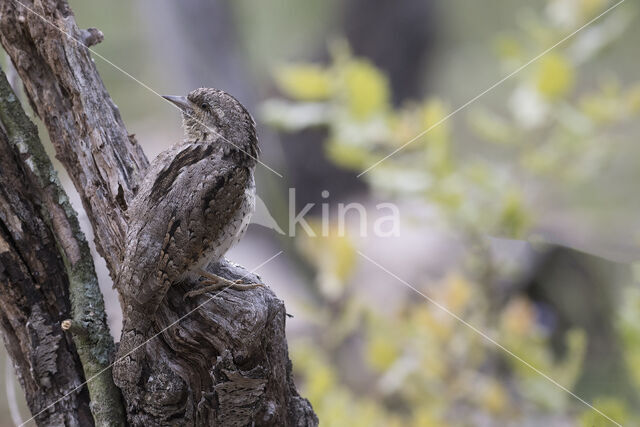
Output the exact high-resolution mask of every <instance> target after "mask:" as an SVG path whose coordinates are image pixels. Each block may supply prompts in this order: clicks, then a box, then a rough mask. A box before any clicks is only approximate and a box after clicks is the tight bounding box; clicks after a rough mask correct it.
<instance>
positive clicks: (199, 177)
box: [115, 88, 258, 380]
mask: <svg viewBox="0 0 640 427" xmlns="http://www.w3.org/2000/svg"><path fill="white" fill-rule="evenodd" d="M166 98H167V99H169V100H170V101H171V102H173V103H174V104H176V105H177V106H178V107H180V109H181V110H182V112H183V126H184V129H185V139H184V140H183V141H182V142H179V143H177V144H175V145H173V146H172V147H170V148H169V149H167V150H166V151H164V152H162V153H161V154H160V155H159V156H158V157H157V158H156V159H155V160H154V161H153V163H152V164H151V166H150V168H149V171H148V173H147V175H146V176H145V178H144V180H143V182H142V184H141V186H140V189H139V191H138V194H137V195H136V197H135V198H134V200H133V202H132V204H131V206H130V207H129V209H128V214H129V227H128V232H127V241H126V248H125V252H124V258H123V261H122V267H121V269H120V271H119V274H118V277H117V280H116V286H117V287H118V288H119V289H121V291H122V292H121V294H122V295H125V296H126V297H125V299H124V300H123V301H122V302H123V305H124V310H125V311H126V312H128V313H129V318H128V322H127V324H125V325H124V327H123V335H122V339H121V346H120V349H119V352H118V353H119V356H123V355H126V354H127V352H129V351H131V350H132V349H133V348H135V345H137V343H139V341H140V340H141V337H144V336H146V335H147V332H148V330H149V328H150V326H151V324H152V319H153V315H154V313H155V311H156V309H157V307H158V305H159V304H160V302H161V301H162V299H163V298H164V295H165V294H166V292H167V290H168V288H169V287H170V286H172V285H173V284H176V283H178V282H181V281H185V280H188V281H190V282H196V281H197V280H198V279H199V278H201V277H203V275H204V277H205V282H204V283H205V284H212V283H214V282H218V285H222V286H234V287H237V288H240V289H244V288H250V287H255V285H249V286H247V285H240V284H235V283H234V284H231V283H229V282H228V281H226V279H221V278H216V276H212V275H210V274H207V273H203V271H202V270H203V269H204V268H205V267H206V266H207V265H208V264H209V263H211V262H216V261H218V260H219V259H220V258H222V257H223V256H224V254H225V253H226V252H227V250H229V248H230V247H231V246H232V245H233V244H235V243H237V241H238V240H239V239H240V238H241V237H242V235H243V234H244V231H245V230H246V228H247V226H248V223H249V218H250V216H251V214H252V212H253V209H254V198H255V184H254V177H253V174H254V169H255V165H256V161H257V158H256V157H257V155H258V145H257V138H256V132H255V123H254V121H253V119H252V118H251V116H250V115H249V113H248V112H247V111H246V109H245V108H244V107H243V106H242V104H240V103H239V102H238V101H237V100H236V99H235V98H233V97H232V96H230V95H228V94H227V93H225V92H223V91H220V90H216V89H204V88H203V89H196V90H194V91H193V92H191V93H190V94H189V95H188V96H187V97H186V98H184V97H166ZM218 279H219V280H218ZM205 289H208V288H205ZM192 292H193V294H194V295H195V294H198V293H201V292H200V291H198V290H197V289H194V291H192ZM189 295H190V294H187V296H189ZM129 359H130V361H131V362H135V356H130V357H129ZM125 363H126V361H125ZM129 368H131V369H139V366H137V364H136V363H133V364H132V365H131V366H129ZM115 374H116V375H115V377H116V380H118V375H117V369H116V373H115Z"/></svg>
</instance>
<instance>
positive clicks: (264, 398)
mask: <svg viewBox="0 0 640 427" xmlns="http://www.w3.org/2000/svg"><path fill="white" fill-rule="evenodd" d="M100 40H101V33H100V32H99V31H97V30H95V29H91V30H82V31H81V30H79V29H78V28H77V26H76V24H75V20H74V17H73V14H72V12H71V10H70V8H69V6H68V4H67V2H66V1H64V0H30V1H29V0H20V2H17V1H15V0H0V42H1V43H2V45H3V46H4V48H5V50H6V51H7V52H8V54H9V56H10V57H11V60H12V62H13V64H14V66H15V67H16V70H17V72H18V74H19V75H20V77H21V79H22V81H23V83H24V85H25V89H26V93H27V96H28V97H29V99H30V101H31V104H32V106H34V109H35V111H36V113H37V114H38V116H39V117H40V118H41V119H42V120H43V122H44V124H45V126H46V127H47V130H48V133H49V135H50V137H51V140H52V142H53V145H54V147H55V149H56V155H57V157H58V158H59V159H60V161H61V162H62V164H63V165H64V167H65V168H66V169H67V171H68V172H69V175H70V176H71V178H72V180H73V183H74V185H75V186H76V188H77V190H78V192H79V193H80V196H81V198H82V202H83V205H84V207H85V209H86V211H87V214H88V217H89V220H90V222H91V225H92V227H93V230H94V234H95V236H96V246H97V248H98V251H99V253H100V254H101V255H102V256H103V257H104V258H105V260H106V261H107V266H108V268H109V270H110V272H111V275H112V276H113V277H115V275H116V274H117V271H118V268H119V266H120V263H121V261H122V260H121V256H122V247H123V240H124V236H125V234H126V228H127V216H126V215H127V207H128V205H129V203H130V201H131V199H132V198H133V197H134V196H135V193H136V188H137V183H138V182H139V180H140V178H141V177H142V176H143V175H144V172H145V170H146V168H147V166H148V161H147V159H146V157H145V155H144V153H143V152H142V150H141V148H140V146H139V145H137V144H136V141H135V139H134V138H133V137H130V136H129V135H128V133H127V131H126V129H125V127H124V124H123V122H122V119H121V118H120V114H119V112H118V109H117V107H116V106H115V104H114V103H113V101H112V100H111V98H110V97H109V94H108V93H107V91H106V89H105V87H104V84H103V83H102V80H101V79H100V76H99V75H98V73H97V70H96V68H95V65H94V64H93V61H92V59H91V57H90V54H89V49H88V48H87V45H90V44H94V43H96V42H99V41H100ZM2 159H3V161H4V160H5V156H3V157H2ZM9 163H12V162H11V161H10V162H9ZM13 163H15V160H14V161H13ZM30 197H31V196H29V197H26V196H25V199H26V202H29V201H30ZM26 202H25V203H26ZM5 205H7V206H9V205H8V202H5V201H2V206H3V208H4V206H5ZM15 215H18V213H16V214H15ZM20 215H26V214H20ZM19 217H20V218H22V216H19ZM24 218H29V217H28V216H26V217H24ZM45 231H46V230H44V231H41V230H39V229H35V231H34V234H33V235H34V236H38V238H39V239H40V240H41V241H42V242H47V241H50V242H54V241H56V236H47V235H46V233H45ZM0 232H4V233H5V234H7V231H5V230H3V229H0ZM14 233H15V231H14ZM39 233H42V235H40V234H39ZM0 236H2V238H3V239H5V238H4V235H2V234H0ZM47 237H48V238H49V240H46V238H47ZM6 239H10V236H7V237H6ZM6 239H5V240H0V248H3V247H4V246H6V245H7V244H8V243H6V244H5V243H3V242H5V241H7V240H6ZM9 242H12V241H11V240H9ZM30 243H33V242H30ZM52 244H53V243H52ZM3 245H4V246H3ZM36 247H37V245H36V246H26V247H23V248H22V252H17V253H26V255H24V256H31V257H35V251H34V250H33V249H32V248H36ZM53 249H55V248H52V250H53ZM0 253H2V254H4V252H2V251H0ZM41 258H42V257H38V259H41ZM25 262H26V261H25ZM8 265H10V264H8ZM60 268H62V267H60ZM210 269H211V270H212V271H218V272H219V274H220V275H223V276H226V277H228V278H231V279H236V278H240V277H242V276H243V275H245V274H247V273H243V271H244V270H243V269H242V268H241V267H238V266H234V265H232V264H230V263H228V262H226V261H224V262H222V263H221V264H220V265H217V266H210ZM48 271H49V270H47V271H46V272H43V276H42V277H43V280H45V279H46V280H45V282H46V286H44V284H45V283H44V282H43V286H41V287H40V289H39V292H45V293H49V292H51V293H52V295H55V296H56V297H57V298H58V299H62V300H64V301H63V302H65V303H66V304H67V306H66V311H63V310H61V311H60V312H61V313H64V314H63V315H62V316H59V315H57V316H56V317H55V318H53V319H49V318H45V320H44V322H45V323H44V324H45V325H55V326H56V327H54V326H51V328H52V330H53V331H54V332H55V331H59V328H57V325H58V322H59V321H60V320H61V317H64V316H68V313H69V307H68V305H69V292H68V290H67V289H66V286H67V283H66V282H65V281H62V282H61V283H58V284H57V286H58V287H60V288H64V289H62V290H64V292H62V290H59V291H55V290H54V288H52V286H54V285H56V283H53V282H52V280H53V277H58V276H50V275H49V272H48ZM52 271H53V270H52ZM45 273H46V274H45ZM24 275H25V276H29V275H28V274H27V273H24ZM31 277H33V276H31ZM35 277H39V276H35ZM0 278H2V277H1V276H0ZM3 280H4V279H3ZM15 280H16V281H17V283H18V284H20V285H22V283H23V282H24V280H23V281H20V280H19V278H18V279H15ZM50 282H51V283H50ZM36 285H37V284H34V285H33V286H34V287H35V286H36ZM24 286H26V284H25V285H24ZM28 289H30V288H25V289H22V288H18V289H17V290H16V291H15V292H14V293H15V298H17V300H19V301H24V298H25V295H29V294H28V293H26V292H27V291H28ZM36 289H37V288H36ZM188 289H189V284H181V285H175V286H172V287H171V288H170V289H169V291H168V293H167V295H165V296H164V300H163V303H162V304H161V306H160V308H159V309H158V310H157V312H156V313H155V318H154V324H155V331H153V333H152V334H151V335H150V336H148V337H145V338H146V339H148V340H149V341H148V342H146V343H141V344H143V345H142V346H141V347H140V349H139V351H138V352H136V353H135V355H134V354H131V355H130V356H131V357H140V358H142V360H143V365H144V366H145V369H144V372H143V375H142V377H141V378H142V379H141V380H140V381H139V382H138V383H137V384H136V385H135V386H134V387H132V388H128V389H125V390H123V392H124V398H125V399H124V400H125V406H126V410H127V416H128V420H129V423H131V424H134V425H232V426H233V425H247V424H254V425H296V426H305V425H316V424H317V418H316V416H315V414H314V413H313V410H312V408H311V405H310V404H309V402H308V401H306V400H305V399H303V398H301V397H300V396H299V395H298V393H297V391H296V389H295V386H294V384H293V380H292V376H291V363H290V361H289V358H288V350H287V343H286V338H285V317H286V315H285V309H284V305H283V303H282V302H281V301H280V300H278V299H277V297H276V296H275V295H274V294H273V292H271V291H270V290H269V289H268V288H262V289H259V290H256V291H252V292H244V293H237V292H236V291H231V290H227V291H224V292H221V293H220V294H218V295H217V296H216V295H213V294H212V295H207V294H204V295H201V296H200V297H199V299H197V300H196V301H187V302H184V301H183V295H184V294H185V292H187V291H188ZM120 292H122V290H120ZM209 299H211V301H210V302H207V301H208V300H209ZM205 302H207V303H206V304H203V305H202V307H200V308H198V305H197V304H198V303H200V304H202V303H205ZM23 303H24V302H23ZM26 304H30V303H28V302H27V303H26ZM60 304H62V302H60ZM191 311H193V312H192V313H190V312H191ZM5 312H6V313H11V312H8V311H3V313H5ZM188 313H190V314H188ZM124 315H125V322H126V320H127V316H129V315H130V313H124ZM185 315H186V317H185V318H184V319H182V317H183V316H185ZM50 316H52V315H50ZM7 321H12V318H8V320H7ZM47 322H49V323H47ZM174 322H176V323H175V324H174ZM167 327H168V329H167ZM165 329H166V330H165ZM45 330H46V331H49V329H45ZM160 332H161V333H160ZM154 333H160V335H159V336H157V337H155V336H154ZM45 336H49V335H45ZM55 336H58V335H55ZM59 336H60V338H59V339H57V341H56V342H57V343H58V342H66V341H64V340H63V338H65V337H64V336H63V335H61V334H59ZM51 339H52V340H54V341H55V340H56V339H54V338H51ZM16 345H18V344H16ZM68 345H69V355H68V358H69V360H70V361H71V360H73V361H74V363H75V365H73V364H72V363H71V362H69V367H70V366H76V367H77V360H78V357H77V355H76V352H75V349H74V348H73V345H72V343H68ZM14 347H15V345H14ZM53 347H55V346H53ZM53 347H52V348H53ZM62 348H63V347H62V346H61V344H58V346H57V347H56V349H58V351H61V350H59V349H62ZM65 348H66V347H65ZM16 349H17V347H15V348H14V349H13V350H10V354H11V357H12V358H13V360H14V361H16V360H18V361H19V360H20V357H23V358H24V357H29V356H26V355H34V354H36V352H37V351H42V349H40V350H38V349H36V348H29V347H24V346H23V347H21V350H16ZM20 353H21V354H22V356H21V354H20ZM127 357H129V355H128V356H127ZM127 357H125V358H123V359H124V360H121V361H117V363H118V365H116V366H117V367H119V370H120V372H121V373H122V375H127V371H126V363H127V360H126V359H127ZM16 365H18V363H17V362H16ZM123 367H124V369H123ZM28 369H30V368H29V367H27V366H26V365H25V366H24V367H21V366H18V371H19V373H26V372H29V370H28ZM85 369H86V366H85ZM46 372H49V371H46ZM74 372H75V373H76V377H78V375H80V374H81V371H77V369H76V370H74ZM76 377H74V378H73V381H74V384H76V385H77V384H80V383H81V382H82V381H81V377H79V378H76ZM70 381H71V380H70ZM61 388H64V387H61ZM25 389H27V388H26V387H25ZM64 390H68V389H67V388H64ZM35 394H36V395H37V396H34V393H31V394H30V393H29V392H27V398H28V399H29V401H30V405H31V406H32V411H34V412H35V410H37V408H39V407H41V406H42V404H38V405H35V406H34V405H33V403H32V402H34V401H35V400H37V399H41V400H44V401H46V402H52V401H55V397H51V396H49V395H48V394H46V395H43V392H42V391H40V392H38V393H35ZM80 397H82V394H80V395H76V394H71V395H69V397H68V398H67V399H64V400H62V401H61V402H60V403H59V404H57V405H56V406H55V407H54V409H55V413H56V414H59V416H65V417H71V418H69V419H70V421H66V419H65V420H62V422H61V423H55V422H54V423H53V424H55V425H58V424H64V425H76V424H77V423H75V422H73V420H79V417H80V415H81V414H85V415H86V414H87V412H86V410H85V411H84V412H83V411H82V410H81V409H82V408H86V403H87V402H86V399H85V400H83V401H79V399H80ZM83 405H84V406H83ZM34 408H35V409H34ZM60 414H62V415H60ZM74 417H75V418H74ZM81 421H82V422H80V421H79V424H80V425H86V423H85V421H86V420H81ZM42 424H43V425H44V424H47V425H50V423H44V422H42Z"/></svg>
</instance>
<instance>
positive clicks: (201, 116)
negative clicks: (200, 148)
mask: <svg viewBox="0 0 640 427" xmlns="http://www.w3.org/2000/svg"><path fill="white" fill-rule="evenodd" d="M163 98H165V99H166V100H168V101H170V102H172V103H173V104H174V105H176V106H177V107H178V108H180V110H181V111H182V125H183V127H184V132H185V139H186V140H187V141H203V142H212V143H216V144H224V145H225V147H224V150H225V151H226V152H233V151H235V150H237V151H240V152H244V153H245V154H248V155H250V156H251V157H253V158H254V159H255V158H256V157H257V155H258V140H257V137H256V128H255V122H254V120H253V118H252V117H251V115H250V114H249V112H248V111H247V110H246V108H244V106H243V105H242V104H241V103H240V102H239V101H238V100H237V99H235V98H234V97H233V96H231V95H229V94H228V93H226V92H224V91H222V90H219V89H213V88H199V89H196V90H194V91H191V92H190V93H189V94H188V95H187V96H163Z"/></svg>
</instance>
